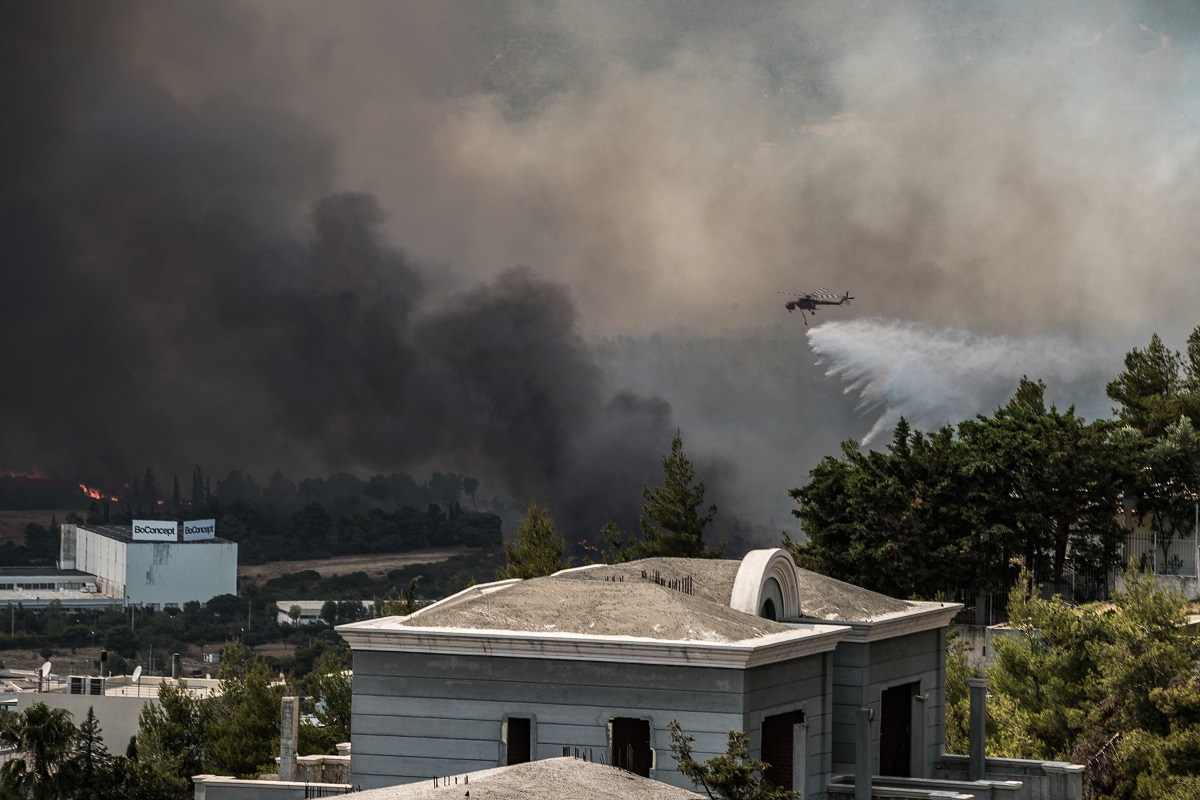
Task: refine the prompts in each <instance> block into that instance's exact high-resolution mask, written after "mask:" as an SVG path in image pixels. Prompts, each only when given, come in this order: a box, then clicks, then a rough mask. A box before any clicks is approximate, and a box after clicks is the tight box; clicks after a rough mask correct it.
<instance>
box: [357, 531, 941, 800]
mask: <svg viewBox="0 0 1200 800" xmlns="http://www.w3.org/2000/svg"><path fill="white" fill-rule="evenodd" d="M959 608H960V606H959V605H958V604H955V603H936V602H912V601H905V600H897V599H895V598H890V597H886V596H884V595H880V594H878V593H875V592H870V591H867V590H864V589H861V588H859V587H856V586H852V585H850V584H846V583H843V582H841V581H836V580H832V579H830V578H826V577H824V576H821V575H818V574H815V573H812V572H808V571H806V570H801V569H798V568H797V567H796V566H795V564H794V563H793V561H792V559H791V557H790V555H789V554H788V553H787V552H786V551H784V550H779V549H771V550H757V551H752V552H751V553H749V554H747V556H746V557H745V558H743V559H740V560H717V559H673V558H660V559H648V560H643V561H635V562H630V563H626V564H617V565H594V566H589V567H581V568H578V569H570V570H564V571H562V572H559V573H557V574H555V575H552V576H547V577H544V578H535V579H531V580H524V581H521V580H511V581H499V582H495V583H490V584H485V585H481V586H475V587H472V588H470V589H467V590H465V591H463V592H460V593H459V594H457V595H454V596H453V597H450V598H447V599H445V600H443V601H440V602H438V603H434V604H433V605H430V606H428V607H426V608H423V609H421V610H419V611H417V612H416V613H414V614H411V615H409V616H407V617H383V618H377V619H371V620H365V621H362V622H356V623H351V624H348V625H343V626H340V627H339V628H338V629H337V630H338V631H339V633H341V634H342V636H344V637H345V638H346V640H347V641H348V642H349V643H350V646H351V648H352V649H353V651H354V701H353V702H354V704H353V722H352V730H353V734H352V745H353V753H354V756H353V761H352V766H351V772H352V777H351V782H352V783H353V784H354V785H355V786H362V787H364V788H369V787H382V786H387V785H391V784H400V783H408V782H416V781H425V780H428V779H430V778H432V777H433V776H437V775H453V774H458V773H466V772H472V771H477V770H481V769H487V768H490V767H495V766H499V765H511V764H517V763H522V762H526V761H532V760H538V759H545V758H551V757H561V756H562V755H563V754H564V753H568V752H569V753H585V754H587V757H588V758H589V759H591V760H595V761H599V762H601V763H605V764H609V765H615V766H620V767H623V768H625V769H627V770H629V771H631V772H634V773H637V774H639V775H642V776H645V777H650V778H654V779H656V780H659V781H663V782H665V783H668V784H671V785H674V786H677V787H681V788H685V789H691V788H693V787H692V785H691V782H690V781H689V780H688V779H687V778H686V777H684V776H683V775H682V774H680V773H679V771H678V769H677V767H676V764H675V761H674V758H673V756H672V754H671V751H670V738H669V734H668V731H667V724H668V723H669V722H670V721H671V720H678V721H679V723H680V724H681V725H682V727H683V729H684V731H685V732H686V733H688V734H689V735H691V736H693V737H694V738H695V741H694V743H693V748H694V752H695V756H696V757H697V758H699V759H704V758H708V757H710V756H712V755H716V754H718V753H722V752H724V750H725V745H726V737H727V732H728V731H729V730H732V729H737V730H743V731H745V732H746V733H747V735H748V737H749V743H750V753H751V755H752V756H753V757H755V758H759V759H761V760H763V761H766V762H768V763H770V764H771V769H770V771H769V773H768V777H769V778H770V779H771V780H772V781H774V782H775V783H776V784H778V785H782V786H786V787H789V788H794V789H796V790H797V791H800V792H801V793H802V796H804V797H807V798H818V797H825V796H826V793H827V789H828V788H829V787H830V786H831V785H832V784H833V783H835V781H834V780H833V778H834V777H835V776H837V775H840V774H849V775H855V774H858V775H860V776H862V778H863V779H865V780H867V781H869V780H870V776H891V777H893V778H896V779H911V780H916V781H931V780H932V776H934V774H935V772H936V771H937V769H938V767H939V764H940V762H941V759H942V755H943V749H944V740H945V723H944V720H945V687H946V666H945V653H946V636H947V629H948V626H949V624H950V621H951V619H952V617H953V616H954V614H955V612H956V611H958V609H959Z"/></svg>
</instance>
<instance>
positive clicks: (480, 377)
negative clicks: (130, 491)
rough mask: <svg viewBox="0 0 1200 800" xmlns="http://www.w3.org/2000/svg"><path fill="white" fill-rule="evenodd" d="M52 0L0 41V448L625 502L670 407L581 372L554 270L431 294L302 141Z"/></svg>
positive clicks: (589, 514)
mask: <svg viewBox="0 0 1200 800" xmlns="http://www.w3.org/2000/svg"><path fill="white" fill-rule="evenodd" d="M51 16H56V15H55V14H53V13H52V14H51ZM61 16H62V19H50V20H45V19H41V18H30V19H27V20H24V21H23V22H24V23H25V24H24V25H23V26H14V27H10V28H9V29H8V31H7V36H6V38H7V40H8V41H7V42H6V44H7V45H8V46H6V47H5V48H4V50H5V52H7V53H9V54H10V58H9V59H8V60H9V61H10V64H9V66H14V67H19V69H11V70H7V71H6V72H5V75H6V76H7V78H6V79H5V84H4V87H3V95H2V97H3V100H4V105H5V108H6V110H7V113H8V114H9V117H8V118H9V120H10V124H8V125H7V126H6V131H5V140H6V141H5V142H4V148H3V151H4V153H5V154H6V156H5V162H6V166H7V167H11V168H12V171H11V172H9V174H12V175H14V177H15V180H13V181H10V182H7V183H6V184H5V187H4V188H2V189H0V193H2V198H3V199H2V201H0V202H2V203H3V209H4V214H3V221H2V225H3V232H4V240H5V241H6V242H7V244H8V248H7V249H8V253H7V256H6V267H5V275H6V277H7V278H8V280H7V287H8V289H7V291H6V292H4V293H3V300H2V301H0V302H3V307H2V308H0V312H2V315H0V326H2V330H0V335H2V336H3V341H4V342H5V351H6V354H7V358H6V367H7V369H6V373H7V374H6V380H5V382H4V386H3V390H2V391H0V413H3V416H4V418H5V419H6V420H7V422H6V424H5V426H4V428H3V431H4V432H3V438H2V439H0V453H2V455H3V458H4V463H5V464H16V465H19V466H22V467H24V466H37V467H39V468H41V469H46V470H51V471H55V472H58V473H60V474H62V473H66V474H67V475H72V476H77V477H78V478H80V479H81V480H86V481H87V482H88V483H89V484H93V483H96V484H100V485H114V482H115V481H119V480H121V479H125V478H128V477H130V476H131V475H133V474H136V472H137V471H138V470H139V469H140V467H141V466H142V465H146V464H150V465H154V466H158V467H160V468H168V469H175V470H183V471H186V470H187V469H189V468H190V465H191V464H192V463H201V464H206V465H213V464H216V465H228V466H236V467H239V468H251V469H254V468H258V469H271V468H274V467H276V466H282V467H285V468H289V470H290V471H292V473H293V474H296V473H297V472H300V471H302V470H319V469H339V470H347V469H349V470H372V471H395V470H406V469H409V470H412V469H416V468H419V467H421V466H425V465H428V466H431V467H432V468H442V469H445V468H454V467H457V468H459V469H462V470H463V471H467V472H470V473H473V474H476V475H481V476H484V477H487V478H490V479H491V480H492V481H493V490H494V489H495V487H502V488H503V489H505V490H507V491H509V492H511V493H513V494H514V495H516V496H518V497H520V496H522V495H523V496H525V497H529V496H537V497H538V498H540V499H541V500H542V502H549V503H552V504H555V505H556V506H557V505H561V506H562V507H563V508H564V509H565V510H566V513H564V514H563V517H564V519H563V521H564V522H565V523H567V524H568V525H571V524H579V525H582V524H584V523H587V524H588V525H595V526H597V527H598V526H599V524H600V523H601V522H603V521H604V520H605V519H607V518H610V517H614V516H615V517H618V518H622V519H623V521H625V522H626V523H627V522H628V521H629V520H628V516H629V510H630V508H631V507H632V508H636V504H637V502H638V499H639V491H638V490H639V489H640V486H641V481H642V480H644V479H649V478H651V477H652V475H653V468H655V467H657V457H658V455H659V454H661V453H662V452H664V451H665V449H666V448H667V446H668V445H669V442H670V435H671V427H670V409H669V406H668V405H667V404H666V403H665V402H664V401H662V400H657V399H649V398H638V397H635V396H632V395H629V394H628V393H618V392H614V391H613V390H612V389H610V388H609V387H608V386H607V384H606V380H605V378H604V376H603V375H602V374H601V372H600V370H599V368H598V367H597V365H596V364H595V361H594V358H593V356H592V354H591V352H590V351H589V349H588V347H587V345H586V344H585V342H584V340H583V338H582V336H581V334H580V333H579V330H578V325H577V321H576V312H575V306H574V303H573V301H572V299H571V298H570V297H569V296H568V295H567V293H566V291H565V290H564V289H563V288H562V287H561V286H560V285H557V284H555V283H551V282H549V281H547V280H545V279H544V278H540V277H538V276H537V275H536V274H534V273H533V272H532V271H530V270H528V269H522V268H508V269H506V270H504V271H501V272H500V273H499V274H498V275H497V276H495V277H494V278H490V279H488V280H487V281H486V282H483V283H471V282H469V281H464V283H465V288H463V289H459V290H456V291H453V292H451V291H448V290H447V289H446V288H445V285H444V283H445V282H444V280H443V281H442V283H443V287H442V289H441V291H440V292H437V295H438V296H437V298H436V299H432V298H431V294H432V293H431V292H430V291H429V290H428V288H427V279H426V277H425V275H427V274H429V275H433V276H434V280H432V281H429V282H431V283H434V284H437V283H438V282H439V280H438V274H439V272H441V273H445V272H446V270H445V268H441V269H440V270H439V268H438V267H435V266H433V265H430V264H425V265H419V264H416V263H415V262H414V260H413V259H412V258H411V256H409V255H407V254H406V253H404V252H402V251H400V250H398V249H396V248H394V247H392V246H389V245H388V244H387V243H386V241H385V237H384V235H383V233H382V230H381V229H382V226H383V225H384V223H385V221H386V219H387V214H386V212H385V211H384V209H383V208H382V207H381V206H380V204H379V203H378V201H377V200H376V199H375V198H374V197H373V196H372V195H370V194H366V193H358V192H330V191H329V189H330V180H329V177H328V152H329V151H328V147H327V146H326V144H325V143H323V142H321V141H320V140H316V139H313V138H312V137H310V136H309V135H308V134H307V133H306V132H305V131H304V130H302V129H296V128H294V127H292V126H290V124H289V123H288V121H286V120H272V119H264V118H262V117H258V116H255V115H253V114H243V115H232V116H231V115H224V114H207V115H205V114H198V113H196V110H195V109H189V108H187V107H185V106H184V105H181V104H180V103H179V102H177V101H176V100H175V99H174V98H172V97H170V96H169V95H168V94H167V93H165V92H164V91H163V90H162V89H161V87H157V86H155V85H154V84H153V83H151V82H148V81H145V80H138V78H139V77H140V76H139V75H137V74H130V73H129V72H128V71H125V65H122V64H121V63H120V62H119V61H117V60H115V59H114V58H113V55H112V53H110V52H106V51H105V49H104V45H105V44H108V43H110V42H111V41H112V40H111V39H109V38H106V36H107V34H106V32H105V31H102V30H95V29H90V28H89V27H88V26H89V24H90V23H91V22H92V21H91V20H89V19H88V15H87V14H86V13H81V14H69V13H65V12H64V13H63V14H62V15H61ZM64 39H65V40H66V41H64ZM14 52H19V53H21V54H22V55H23V56H24V57H23V58H12V57H11V54H13V53H14ZM14 61H15V62H16V63H15V64H14V63H12V62H14ZM80 84H84V85H83V86H81V85H80ZM12 120H17V121H20V124H12V123H11V121H12ZM306 200H309V201H310V203H311V205H310V209H311V210H309V211H307V212H304V211H302V209H303V208H304V204H305V202H306ZM613 459H617V460H613ZM648 467H649V468H651V469H650V471H647V468H648ZM301 474H304V473H303V472H301Z"/></svg>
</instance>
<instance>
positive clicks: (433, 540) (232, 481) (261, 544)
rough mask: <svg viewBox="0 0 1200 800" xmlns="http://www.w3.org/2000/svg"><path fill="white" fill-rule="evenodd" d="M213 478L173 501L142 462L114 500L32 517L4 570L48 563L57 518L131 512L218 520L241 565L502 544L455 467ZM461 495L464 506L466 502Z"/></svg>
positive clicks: (1, 553)
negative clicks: (37, 519)
mask: <svg viewBox="0 0 1200 800" xmlns="http://www.w3.org/2000/svg"><path fill="white" fill-rule="evenodd" d="M211 483H212V481H211V478H210V476H208V475H205V474H204V472H203V471H202V470H201V469H200V468H199V467H197V468H196V469H195V470H194V472H193V473H192V485H191V495H190V498H189V499H184V497H183V496H182V495H181V494H180V492H179V482H178V480H176V481H175V482H174V484H175V485H174V490H173V491H172V492H171V495H170V499H163V498H162V497H161V496H160V493H159V490H158V488H157V481H156V479H155V476H154V471H153V470H152V469H150V468H147V469H146V470H145V472H144V473H142V475H141V477H140V479H135V480H134V481H133V482H132V484H131V486H130V488H129V490H128V491H127V493H126V495H125V497H124V498H122V499H121V500H120V501H119V502H118V503H116V504H114V503H112V502H111V500H109V501H100V500H95V501H92V503H91V505H90V507H89V508H88V509H87V510H86V513H83V514H81V513H79V512H77V511H68V512H66V513H65V514H64V515H63V517H62V519H61V520H59V519H58V518H57V517H55V518H53V519H51V520H50V524H48V525H41V524H39V523H30V524H29V525H28V526H27V527H26V530H25V542H24V544H16V543H14V542H11V541H9V542H5V543H4V544H3V545H0V566H27V565H46V566H49V565H53V564H54V562H55V560H56V559H57V558H58V538H59V535H58V530H57V523H58V522H59V521H62V522H79V523H87V524H93V525H102V524H128V523H129V521H130V520H132V519H134V518H139V519H140V518H163V519H172V518H174V519H206V518H215V519H216V520H217V534H218V535H219V536H220V537H222V538H224V539H229V540H231V541H235V542H237V543H238V544H239V547H238V561H239V562H240V563H243V564H255V563H262V562H265V561H276V560H283V559H288V560H291V559H318V558H328V557H329V556H340V555H353V554H359V553H392V552H403V551H407V550H416V549H420V548H425V547H446V546H455V545H464V546H467V547H499V546H500V544H501V542H502V541H503V533H502V531H501V519H500V517H499V516H498V515H496V514H494V513H492V512H490V511H477V510H475V505H476V498H475V492H476V490H477V488H478V486H479V481H478V480H476V479H475V478H472V477H469V476H463V475H457V474H454V473H442V472H435V473H433V474H432V475H431V476H430V478H429V480H428V481H427V482H426V483H425V484H418V483H417V482H416V481H415V480H414V479H413V478H412V477H410V476H408V475H404V474H400V473H393V474H391V475H373V476H371V477H370V478H368V479H367V480H362V479H360V478H358V477H356V476H354V475H349V474H346V473H337V474H334V475H331V476H329V477H328V478H308V479H306V480H303V481H301V482H300V484H299V485H296V484H293V483H292V482H291V481H289V480H288V479H287V478H285V477H284V476H283V474H282V473H280V472H278V471H276V472H275V474H274V475H272V477H271V480H270V481H268V483H267V484H266V485H265V486H261V485H259V484H258V483H257V482H256V481H255V480H254V478H253V477H252V476H250V475H248V474H246V473H243V472H241V471H240V470H233V471H231V472H230V473H229V474H228V475H227V476H226V477H225V478H223V479H221V480H218V481H217V485H216V488H215V489H212V490H211V491H210V489H209V487H210V484H211ZM464 495H465V496H466V497H467V498H469V499H470V501H471V508H470V509H466V508H464V507H463V504H462V502H461V500H462V498H463V497H464ZM160 500H161V501H162V502H161V503H160V502H159V501H160ZM114 506H115V507H114Z"/></svg>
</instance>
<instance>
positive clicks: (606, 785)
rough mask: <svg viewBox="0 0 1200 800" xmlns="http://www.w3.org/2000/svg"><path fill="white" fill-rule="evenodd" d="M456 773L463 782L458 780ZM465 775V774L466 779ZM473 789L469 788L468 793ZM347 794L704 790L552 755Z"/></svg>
mask: <svg viewBox="0 0 1200 800" xmlns="http://www.w3.org/2000/svg"><path fill="white" fill-rule="evenodd" d="M455 777H457V778H458V783H455V782H454V779H455ZM464 778H466V780H465V781H464ZM468 792H469V793H470V794H467V793H468ZM341 797H345V798H347V800H450V798H461V797H469V798H470V799H471V800H696V799H697V798H703V797H704V795H699V794H696V793H695V792H688V791H685V790H683V789H678V788H676V787H674V786H668V785H667V784H665V783H659V782H658V781H652V780H649V779H648V778H643V777H640V776H638V775H634V774H633V773H631V772H625V771H624V770H621V769H616V768H614V767H607V766H603V765H601V764H592V763H590V762H587V761H581V760H579V759H575V758H549V759H544V760H542V761H531V762H529V763H527V764H517V765H516V766H512V767H498V768H496V769H490V770H484V771H482V772H472V773H469V774H467V775H465V776H463V775H458V776H454V775H452V776H450V783H449V785H446V783H445V780H444V779H443V780H440V781H439V785H438V786H437V787H436V788H435V787H434V785H433V781H432V780H426V781H422V782H420V783H409V784H405V785H403V786H389V787H386V788H382V789H368V790H366V791H363V792H352V793H350V794H346V795H341Z"/></svg>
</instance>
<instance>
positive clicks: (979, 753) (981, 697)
mask: <svg viewBox="0 0 1200 800" xmlns="http://www.w3.org/2000/svg"><path fill="white" fill-rule="evenodd" d="M967 685H968V686H969V687H970V691H971V718H970V722H969V723H968V726H969V728H968V732H969V735H970V740H971V752H970V756H969V760H968V762H967V780H969V781H981V780H983V779H984V777H985V776H986V774H987V754H986V753H985V750H984V743H985V741H986V739H987V687H988V681H987V678H967Z"/></svg>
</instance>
